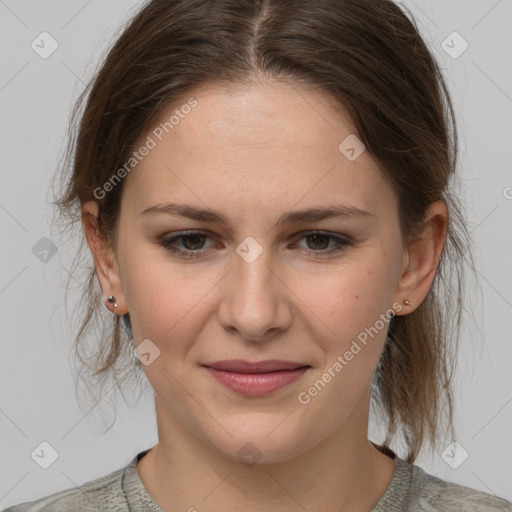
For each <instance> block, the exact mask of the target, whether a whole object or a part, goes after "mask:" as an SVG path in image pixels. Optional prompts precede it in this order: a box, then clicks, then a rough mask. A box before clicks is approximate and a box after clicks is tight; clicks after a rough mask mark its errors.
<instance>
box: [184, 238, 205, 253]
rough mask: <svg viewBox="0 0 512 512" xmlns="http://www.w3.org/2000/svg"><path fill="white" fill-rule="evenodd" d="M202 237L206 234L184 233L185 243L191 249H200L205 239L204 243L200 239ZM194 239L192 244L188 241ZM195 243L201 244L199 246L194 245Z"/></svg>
mask: <svg viewBox="0 0 512 512" xmlns="http://www.w3.org/2000/svg"><path fill="white" fill-rule="evenodd" d="M201 237H203V238H204V235H201V234H192V235H184V236H183V245H184V246H185V247H186V248H187V249H190V250H193V249H200V248H201V246H202V245H203V244H204V240H203V243H200V242H199V241H198V239H200V238H201ZM190 240H192V244H190V243H188V242H187V241H190ZM195 244H199V247H195V246H194V245H195ZM190 245H192V246H193V247H190Z"/></svg>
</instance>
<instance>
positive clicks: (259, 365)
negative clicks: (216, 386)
mask: <svg viewBox="0 0 512 512" xmlns="http://www.w3.org/2000/svg"><path fill="white" fill-rule="evenodd" d="M203 366H204V367H205V368H206V370H208V372H209V373H210V374H211V375H212V376H213V377H214V378H215V379H216V380H217V381H218V382H220V383H221V384H224V385H225V386H226V387H228V388H230V389H231V390H232V391H235V392H237V393H240V394H242V395H246V396H264V395H268V394H270V393H273V392H274V391H276V390H278V389H280V388H282V387H284V386H286V385H288V384H290V383H292V382H293V381H295V380H297V379H298V378H300V377H301V376H302V375H303V374H304V373H305V372H306V371H307V370H308V369H309V368H310V366H309V365H304V364H301V363H293V362H291V361H279V360H275V359H274V360H268V361H259V362H254V363H251V362H249V361H243V360H240V359H232V360H226V361H216V362H213V363H206V364H204V365H203Z"/></svg>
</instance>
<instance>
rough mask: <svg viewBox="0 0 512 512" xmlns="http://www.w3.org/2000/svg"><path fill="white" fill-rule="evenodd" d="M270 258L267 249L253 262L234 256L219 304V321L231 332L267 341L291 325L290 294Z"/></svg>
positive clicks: (249, 338)
mask: <svg viewBox="0 0 512 512" xmlns="http://www.w3.org/2000/svg"><path fill="white" fill-rule="evenodd" d="M272 259H273V258H272V255H271V254H270V251H269V250H266V249H265V250H264V251H263V252H262V253H261V254H260V255H259V256H258V257H257V258H256V259H255V260H254V261H251V260H250V259H249V260H246V259H244V258H243V257H241V256H239V255H238V254H235V255H234V261H233V267H232V269H231V271H230V272H229V274H228V276H226V277H227V279H226V280H225V282H224V285H223V290H222V300H221V304H220V307H219V321H220V323H221V325H222V327H223V328H224V329H225V330H226V331H228V332H229V333H230V334H235V333H238V335H239V336H241V337H243V338H244V339H246V340H249V341H267V340H269V339H270V338H271V337H274V336H275V334H276V333H278V332H281V331H283V330H285V329H286V328H288V326H289V325H290V323H291V320H292V305H291V302H290V295H293V294H292V293H291V291H290V290H289V288H288V287H287V286H286V284H285V279H284V276H280V275H279V266H278V265H277V263H276V262H275V261H272Z"/></svg>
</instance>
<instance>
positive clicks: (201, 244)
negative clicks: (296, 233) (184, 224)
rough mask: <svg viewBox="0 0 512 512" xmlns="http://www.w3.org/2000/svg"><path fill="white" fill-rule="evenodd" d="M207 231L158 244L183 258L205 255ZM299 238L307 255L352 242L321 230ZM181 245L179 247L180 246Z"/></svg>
mask: <svg viewBox="0 0 512 512" xmlns="http://www.w3.org/2000/svg"><path fill="white" fill-rule="evenodd" d="M209 238H210V237H209V235H208V234H207V233H203V232H201V231H187V232H182V233H179V234H177V235H174V236H172V237H167V238H163V239H161V240H159V241H158V244H159V245H161V246H162V247H164V249H166V250H167V251H169V252H171V253H174V254H176V255H178V256H181V257H184V258H198V257H202V256H205V254H207V252H209V251H207V250H204V248H205V243H206V241H207V240H208V239H209ZM299 240H301V241H302V240H305V241H306V245H307V246H308V247H307V248H305V249H303V250H302V252H304V253H306V254H307V255H315V256H325V255H329V254H332V253H335V252H340V251H342V250H344V249H345V248H346V247H347V246H352V245H354V242H353V241H352V240H351V239H349V238H347V237H343V238H342V237H340V236H336V235H333V234H331V233H324V232H322V231H309V232H306V233H304V234H303V236H302V237H301V238H300V239H299ZM180 246H181V247H180Z"/></svg>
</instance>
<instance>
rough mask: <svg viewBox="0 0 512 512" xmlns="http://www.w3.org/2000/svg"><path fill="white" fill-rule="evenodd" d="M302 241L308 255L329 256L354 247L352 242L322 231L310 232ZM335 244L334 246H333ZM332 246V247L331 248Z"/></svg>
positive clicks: (304, 235) (305, 234)
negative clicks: (348, 247) (304, 243)
mask: <svg viewBox="0 0 512 512" xmlns="http://www.w3.org/2000/svg"><path fill="white" fill-rule="evenodd" d="M300 240H305V241H306V245H307V246H308V248H306V251H305V252H306V253H307V254H310V255H311V254H313V255H319V256H322V255H327V254H332V253H335V252H339V251H342V250H344V249H345V248H346V247H347V246H351V245H354V244H353V242H352V240H350V239H348V238H346V237H343V238H342V237H339V236H336V235H333V234H331V233H325V232H322V231H308V232H307V233H304V234H303V236H302V238H301V239H300ZM332 244H334V245H332ZM329 246H330V247H329Z"/></svg>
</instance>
